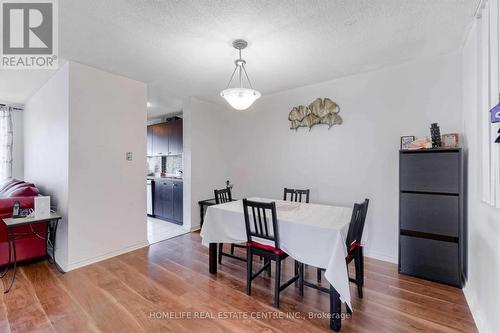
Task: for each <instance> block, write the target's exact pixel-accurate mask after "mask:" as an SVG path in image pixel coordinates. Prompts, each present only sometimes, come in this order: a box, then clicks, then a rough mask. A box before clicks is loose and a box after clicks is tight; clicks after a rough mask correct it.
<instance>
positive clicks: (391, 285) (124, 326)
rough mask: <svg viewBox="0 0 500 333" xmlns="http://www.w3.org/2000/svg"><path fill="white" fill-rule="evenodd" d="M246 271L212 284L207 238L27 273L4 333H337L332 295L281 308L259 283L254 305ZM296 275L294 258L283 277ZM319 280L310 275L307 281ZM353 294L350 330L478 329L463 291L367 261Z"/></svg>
mask: <svg viewBox="0 0 500 333" xmlns="http://www.w3.org/2000/svg"><path fill="white" fill-rule="evenodd" d="M238 251H241V250H239V249H238ZM240 254H241V255H243V252H240ZM256 265H260V263H259V262H256ZM245 270H246V266H245V263H244V262H240V261H237V260H234V259H231V258H223V264H222V266H221V267H220V268H219V273H218V275H217V276H215V277H214V276H210V275H209V273H208V249H207V248H205V247H203V246H202V245H201V243H200V236H199V234H198V233H191V234H186V235H182V236H179V237H176V238H173V239H169V240H166V241H163V242H160V243H156V244H153V245H151V246H150V247H147V248H143V249H139V250H136V251H134V252H130V253H127V254H124V255H121V256H118V257H115V258H112V259H109V260H106V261H102V262H100V263H97V264H93V265H90V266H87V267H84V268H80V269H77V270H75V271H71V272H69V273H66V274H64V275H63V274H60V273H59V272H57V271H56V270H55V269H54V268H53V266H50V265H48V264H47V263H46V262H40V263H36V264H31V265H27V266H23V267H21V269H20V270H19V271H18V278H17V280H16V283H15V285H14V287H13V289H12V290H11V292H10V293H9V294H7V295H3V294H2V296H0V332H29V331H37V332H54V331H55V332H143V331H151V332H159V331H160V332H262V331H269V332H287V333H289V332H332V331H330V330H329V327H328V319H326V318H318V317H321V316H322V315H326V314H327V313H328V309H329V303H328V297H327V295H326V294H322V293H319V292H318V291H316V290H313V289H310V288H306V290H305V295H304V297H303V298H301V297H300V296H299V295H298V289H297V288H295V287H293V286H290V287H289V288H287V289H286V290H285V291H284V292H283V293H282V297H281V307H280V310H276V309H274V308H273V307H272V302H273V284H272V280H271V279H269V278H268V277H267V276H266V275H265V274H263V275H262V277H259V278H256V279H255V280H254V282H253V284H252V288H253V290H252V296H251V297H249V296H247V295H246V294H245V283H246V281H245V278H246V275H245ZM292 271H293V261H292V260H291V259H287V261H286V263H285V265H284V268H283V274H284V275H283V276H284V277H289V276H291V275H292ZM273 274H274V270H273ZM315 276H316V270H315V269H313V268H312V267H308V269H307V272H306V279H308V280H312V281H314V280H315ZM4 280H5V279H4ZM323 280H324V279H323ZM3 283H4V288H5V286H6V281H3ZM351 295H352V297H353V308H354V313H353V315H352V317H351V318H349V319H345V320H343V321H342V325H343V326H342V332H476V331H477V330H476V327H475V325H474V321H473V319H472V317H471V314H470V312H469V309H468V307H467V304H466V302H465V299H464V296H463V294H462V291H461V290H459V289H456V288H453V287H449V286H445V285H440V284H437V283H433V282H428V281H425V280H420V279H417V278H413V277H409V276H404V275H398V273H397V267H396V265H393V264H390V263H386V262H382V261H378V260H374V259H369V258H366V260H365V287H364V298H363V299H359V298H357V294H356V290H355V286H354V285H352V286H351ZM190 314H191V315H192V316H195V315H197V316H198V317H197V318H187V316H188V315H190ZM310 314H311V315H314V317H310ZM174 315H175V318H170V319H169V318H167V317H168V316H170V317H173V316H174ZM219 315H220V316H221V317H223V318H216V316H219ZM277 316H280V317H279V318H276V317H277ZM303 317H304V318H303Z"/></svg>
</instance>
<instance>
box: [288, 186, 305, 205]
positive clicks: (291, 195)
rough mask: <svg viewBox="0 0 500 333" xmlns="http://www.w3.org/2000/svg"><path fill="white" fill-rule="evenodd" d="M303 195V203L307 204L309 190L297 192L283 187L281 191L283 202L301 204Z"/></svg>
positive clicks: (297, 190)
mask: <svg viewBox="0 0 500 333" xmlns="http://www.w3.org/2000/svg"><path fill="white" fill-rule="evenodd" d="M303 195H304V196H305V202H306V203H309V189H307V190H299V189H293V188H286V187H285V189H284V190H283V200H284V201H293V202H302V196H303Z"/></svg>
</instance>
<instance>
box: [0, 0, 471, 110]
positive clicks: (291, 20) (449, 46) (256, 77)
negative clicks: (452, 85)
mask: <svg viewBox="0 0 500 333" xmlns="http://www.w3.org/2000/svg"><path fill="white" fill-rule="evenodd" d="M478 1H479V0H344V1H340V0H296V1H291V0H273V1H264V0H261V1H257V0H250V1H235V0H182V1H174V0H148V1H145V0H106V1H102V0H61V1H59V6H60V10H59V16H60V43H59V45H60V53H61V56H62V57H63V58H66V59H71V60H75V61H78V62H81V63H84V64H88V65H91V66H94V67H97V68H101V69H104V70H107V71H111V72H114V73H118V74H121V75H125V76H128V77H131V78H134V79H137V80H140V81H144V82H147V83H148V84H149V87H150V90H149V95H150V96H149V99H150V102H151V103H152V105H153V107H152V108H150V115H151V116H152V115H155V114H159V113H164V112H167V111H175V110H178V109H179V108H181V107H182V99H183V98H185V97H187V96H198V97H202V98H204V99H209V100H218V99H219V97H218V93H219V91H220V90H222V89H223V88H225V85H226V83H227V80H228V79H229V75H230V74H231V71H232V70H233V60H234V59H235V58H236V56H237V54H236V51H235V50H234V49H232V47H231V42H232V40H233V39H235V38H245V39H247V40H248V41H249V47H248V48H247V49H246V50H245V51H244V53H243V57H244V58H245V59H246V60H247V69H248V72H249V75H250V78H251V79H252V81H253V84H254V86H255V88H256V89H258V90H260V91H261V92H262V93H263V94H266V93H271V92H276V91H280V90H283V89H287V88H292V87H297V86H302V85H307V84H312V83H317V82H321V81H326V80H330V79H333V78H337V77H341V76H345V75H349V74H354V73H359V72H364V71H369V70H373V69H378V68H381V67H384V66H388V65H392V64H395V63H401V62H405V61H408V60H412V59H415V58H421V57H430V56H436V55H440V54H445V53H448V52H452V51H456V50H458V49H459V48H460V46H461V44H462V42H463V40H464V38H465V33H466V31H467V27H468V26H469V24H470V23H471V21H472V15H473V13H474V9H475V7H476V5H477V2H478ZM4 75H5V72H4V71H2V72H0V76H2V78H0V94H1V93H3V92H4V89H6V88H8V85H5V83H2V81H3V80H4V79H3V77H4ZM9 75H12V74H9ZM23 75H27V74H26V73H25V74H23ZM44 75H45V76H46V75H47V74H39V75H38V76H39V77H40V78H39V80H42V81H43V79H44ZM28 76H29V75H28ZM35 76H36V75H34V76H33V77H29V78H28V79H27V80H26V82H27V83H26V86H27V88H26V89H25V90H26V92H21V91H20V90H22V89H21V88H19V87H18V86H17V85H16V86H15V87H14V88H15V90H16V91H15V92H11V93H10V94H6V95H7V96H9V97H8V99H10V100H13V101H15V102H22V99H23V98H24V99H25V98H26V97H27V96H29V95H30V94H31V92H32V90H33V89H34V88H33V86H34V85H35V83H37V80H36V79H34V77H35ZM18 81H19V80H18ZM29 83H32V87H31V89H32V90H31V91H29V90H30V87H29V86H30V84H29ZM7 90H8V89H7ZM18 90H19V91H18ZM0 99H2V96H1V95H0Z"/></svg>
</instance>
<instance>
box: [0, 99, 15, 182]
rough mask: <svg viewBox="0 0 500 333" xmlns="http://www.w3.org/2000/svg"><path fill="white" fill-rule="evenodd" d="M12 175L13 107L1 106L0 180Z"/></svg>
mask: <svg viewBox="0 0 500 333" xmlns="http://www.w3.org/2000/svg"><path fill="white" fill-rule="evenodd" d="M11 177H12V108H10V107H8V106H0V181H1V180H4V179H7V178H11Z"/></svg>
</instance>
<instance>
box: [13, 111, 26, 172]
mask: <svg viewBox="0 0 500 333" xmlns="http://www.w3.org/2000/svg"><path fill="white" fill-rule="evenodd" d="M23 112H24V111H13V112H12V127H13V138H12V139H13V143H12V178H16V179H24V124H23V123H24V119H23V118H24V117H23V114H24V113H23Z"/></svg>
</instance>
